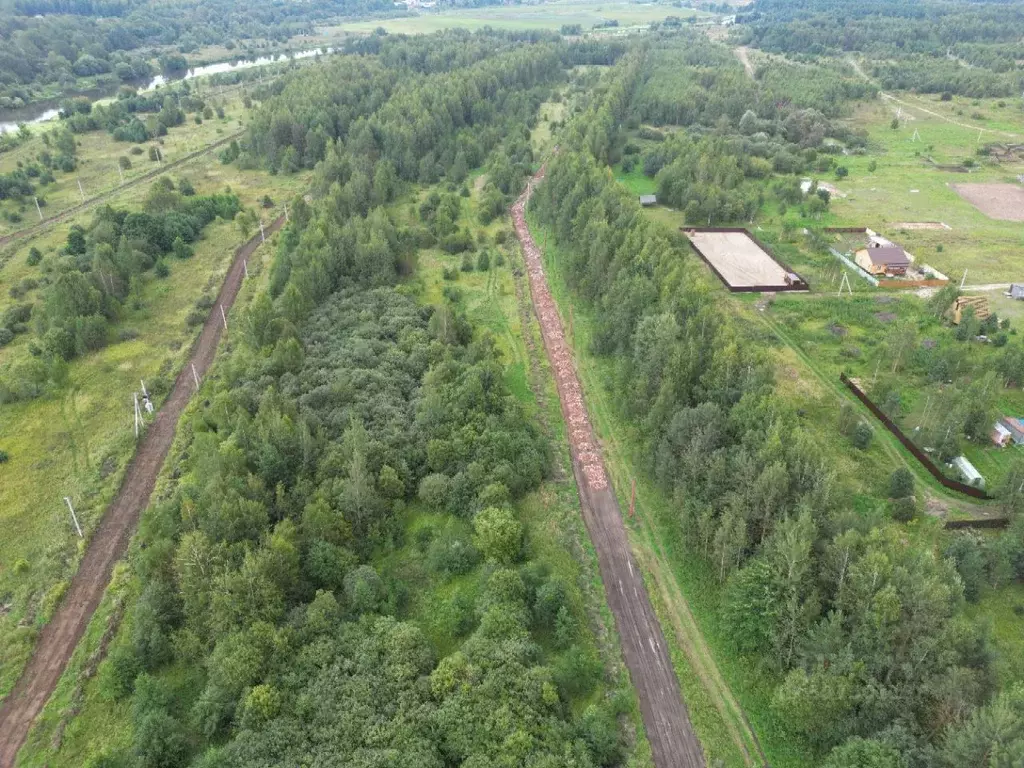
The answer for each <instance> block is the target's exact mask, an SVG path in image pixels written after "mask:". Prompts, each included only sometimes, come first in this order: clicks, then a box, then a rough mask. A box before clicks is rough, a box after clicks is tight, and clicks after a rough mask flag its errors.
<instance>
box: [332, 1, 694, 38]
mask: <svg viewBox="0 0 1024 768" xmlns="http://www.w3.org/2000/svg"><path fill="white" fill-rule="evenodd" d="M702 15H705V14H703V13H701V12H699V11H694V10H692V9H690V8H674V7H672V6H671V5H661V4H655V3H649V4H644V3H627V2H580V3H576V2H553V3H543V4H540V5H512V6H491V7H487V8H460V9H458V10H452V11H440V12H438V13H420V14H418V15H416V16H410V17H403V18H397V19H381V20H376V21H374V20H371V21H352V22H345V23H342V24H339V25H337V26H332V27H326V28H325V29H324V30H323V32H324V34H325V35H326V36H327V37H332V36H335V35H337V34H338V33H339V32H348V33H368V32H373V31H374V30H375V29H377V28H383V29H386V30H387V31H388V32H391V33H394V34H407V35H417V34H430V33H432V32H438V31H440V30H442V29H469V30H477V29H483V28H484V27H492V28H494V29H550V30H558V29H560V28H561V27H562V26H564V25H567V24H568V25H572V24H579V25H580V26H582V27H583V29H584V30H589V29H591V28H592V27H594V26H595V25H601V24H604V23H606V22H609V21H617V22H618V26H619V27H620V28H622V27H639V26H646V25H648V24H650V23H652V22H655V21H663V20H664V19H665V18H666V17H667V16H678V17H681V18H686V17H688V16H702ZM608 32H609V33H614V32H615V29H609V30H608Z"/></svg>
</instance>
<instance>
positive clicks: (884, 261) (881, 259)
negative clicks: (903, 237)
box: [854, 242, 910, 276]
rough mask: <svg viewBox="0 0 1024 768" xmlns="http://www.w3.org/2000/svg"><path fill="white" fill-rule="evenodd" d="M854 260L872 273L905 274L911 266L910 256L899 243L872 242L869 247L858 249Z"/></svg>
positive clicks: (876, 274)
mask: <svg viewBox="0 0 1024 768" xmlns="http://www.w3.org/2000/svg"><path fill="white" fill-rule="evenodd" d="M854 261H856V262H857V266H858V267H860V268H861V269H863V270H864V271H865V272H867V273H868V274H870V275H875V276H878V275H900V276H902V275H905V274H907V267H909V266H910V257H909V256H907V252H906V251H904V250H903V249H902V248H901V247H900V246H898V245H882V244H880V243H876V242H872V243H871V244H870V245H869V246H868V247H867V248H861V249H860V250H859V251H857V253H856V256H855V258H854Z"/></svg>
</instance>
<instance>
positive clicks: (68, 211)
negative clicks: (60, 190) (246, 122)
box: [0, 131, 245, 246]
mask: <svg viewBox="0 0 1024 768" xmlns="http://www.w3.org/2000/svg"><path fill="white" fill-rule="evenodd" d="M243 133H245V131H238V132H237V133H233V134H231V135H230V136H225V137H224V138H223V139H218V140H217V141H215V142H213V144H207V145H206V146H205V147H203V148H202V149H197V150H196V151H195V152H190V153H189V154H187V155H185V156H184V157H181V158H179V159H177V160H175V161H174V162H173V163H167V164H166V165H160V166H159V167H157V168H154V169H153V170H151V171H148V172H147V173H144V174H142V175H141V176H139V177H137V178H134V179H132V180H131V181H126V182H125V183H124V184H120V185H118V186H116V187H114V188H112V189H108V190H107V191H106V192H101V193H100V194H98V195H93V196H92V197H89V198H86V199H85V200H84V201H83V202H81V203H79V204H78V205H73V206H71V207H70V208H65V209H64V210H63V211H61V212H60V213H55V214H54V215H53V216H48V217H47V218H45V219H43V220H42V221H40V222H38V223H36V224H33V225H32V226H31V227H25V228H24V229H19V230H18V231H17V232H11V233H10V234H7V235H4V236H2V237H0V246H3V245H7V244H8V243H13V242H14V241H15V240H20V239H21V238H23V237H28V236H29V235H34V234H37V233H39V232H42V231H44V230H46V229H48V228H50V227H52V226H53V225H54V224H59V223H60V222H62V221H66V220H67V219H69V218H70V217H72V216H74V215H75V214H77V213H81V212H82V211H85V210H88V209H89V208H92V207H93V206H94V205H97V204H98V203H102V202H103V201H104V200H109V199H110V198H111V197H113V196H114V195H117V194H119V193H121V192H124V191H125V190H126V189H131V188H132V187H134V186H136V185H138V184H141V183H142V182H144V181H149V180H150V179H154V178H156V177H157V176H159V175H160V174H162V173H167V171H170V170H172V169H173V168H177V167H178V166H180V165H184V164H185V163H187V162H189V161H191V160H195V159H196V158H197V157H200V156H202V155H205V154H207V153H209V152H212V151H213V150H215V149H217V148H218V147H222V146H224V145H225V144H227V143H229V142H230V141H232V140H233V139H237V138H238V137H239V136H241V135H242V134H243Z"/></svg>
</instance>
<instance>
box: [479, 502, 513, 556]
mask: <svg viewBox="0 0 1024 768" xmlns="http://www.w3.org/2000/svg"><path fill="white" fill-rule="evenodd" d="M473 532H474V536H473V543H474V544H476V548H477V549H479V550H480V552H481V554H483V556H484V557H485V558H487V559H488V560H493V561H495V562H498V563H511V562H514V561H515V560H516V559H518V558H519V554H520V552H521V551H522V548H523V526H522V525H520V524H519V521H518V520H516V518H515V514H514V513H513V512H512V510H511V509H509V508H508V507H488V508H487V509H483V510H481V511H480V512H477V514H476V517H475V518H473Z"/></svg>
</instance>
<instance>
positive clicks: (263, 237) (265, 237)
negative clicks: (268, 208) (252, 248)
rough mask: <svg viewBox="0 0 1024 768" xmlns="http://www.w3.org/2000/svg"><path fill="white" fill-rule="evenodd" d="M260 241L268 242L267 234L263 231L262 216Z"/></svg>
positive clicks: (261, 220)
mask: <svg viewBox="0 0 1024 768" xmlns="http://www.w3.org/2000/svg"><path fill="white" fill-rule="evenodd" d="M260 242H261V243H265V242H267V236H266V235H265V234H264V232H263V217H262V216H260Z"/></svg>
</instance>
